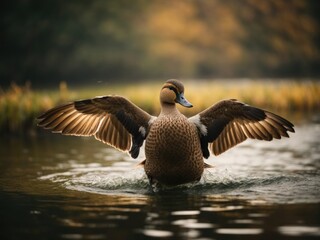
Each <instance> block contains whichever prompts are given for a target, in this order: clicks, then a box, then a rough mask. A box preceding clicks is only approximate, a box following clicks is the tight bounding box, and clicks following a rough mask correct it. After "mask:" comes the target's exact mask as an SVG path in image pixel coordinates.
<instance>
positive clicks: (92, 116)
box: [38, 79, 294, 185]
mask: <svg viewBox="0 0 320 240" xmlns="http://www.w3.org/2000/svg"><path fill="white" fill-rule="evenodd" d="M160 103H161V113H160V115H159V116H158V117H155V116H152V115H150V114H148V113H147V112H145V111H144V110H142V109H141V108H139V107H137V106H136V105H135V104H133V103H132V102H131V101H129V100H128V99H126V98H124V97H121V96H103V97H96V98H92V99H86V100H80V101H75V102H72V103H67V104H65V105H62V106H58V107H55V108H53V109H50V110H49V111H47V112H45V113H44V114H42V115H41V116H39V117H38V120H39V123H38V124H39V126H41V127H43V128H45V129H50V130H52V132H55V133H62V134H65V135H76V136H95V138H96V139H98V140H100V141H102V142H104V143H107V144H109V145H111V146H113V147H115V148H117V149H119V150H122V151H128V152H129V153H130V155H131V156H132V157H133V158H137V157H138V155H139V150H140V147H141V146H142V144H143V142H144V141H145V155H146V159H145V160H144V161H143V162H142V165H144V169H145V172H146V174H147V176H148V178H149V180H150V182H151V183H161V184H165V185H177V184H183V183H188V182H193V181H198V180H199V179H200V178H201V175H202V173H203V170H204V168H205V167H208V166H209V165H207V164H206V163H204V158H208V157H209V155H210V152H211V153H213V154H214V155H219V154H221V153H223V152H224V151H226V150H228V149H229V148H231V147H233V146H235V145H237V144H238V143H241V142H243V141H244V140H246V139H247V138H252V139H259V140H267V141H271V140H272V139H273V138H276V139H280V138H281V137H289V135H288V133H287V132H288V131H289V132H294V128H293V127H294V126H293V124H292V123H290V122H289V121H288V120H286V119H284V118H282V117H280V116H278V115H276V114H274V113H271V112H268V111H265V110H262V109H259V108H256V107H252V106H249V105H247V104H244V103H242V102H239V101H237V100H234V99H231V100H222V101H220V102H218V103H216V104H215V105H213V106H211V107H209V108H207V109H206V110H204V111H202V112H200V113H199V114H197V115H195V116H193V117H190V118H187V117H185V116H184V115H183V114H181V113H180V112H179V110H178V109H177V108H176V103H179V104H181V105H182V106H184V107H187V108H190V107H192V105H191V103H189V102H188V101H187V99H186V98H185V97H184V86H183V84H182V83H181V82H180V81H178V80H174V79H171V80H168V81H166V82H165V84H164V85H163V87H162V89H161V92H160Z"/></svg>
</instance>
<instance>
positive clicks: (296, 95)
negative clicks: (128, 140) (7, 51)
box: [0, 80, 320, 132]
mask: <svg viewBox="0 0 320 240" xmlns="http://www.w3.org/2000/svg"><path fill="white" fill-rule="evenodd" d="M161 86H162V83H138V84H134V83H132V84H128V85H108V86H104V85H98V86H94V87H79V88H73V89H72V90H70V89H68V86H67V84H66V83H65V82H62V83H60V85H59V88H58V89H56V90H49V91H40V90H36V91H34V90H32V89H31V87H30V84H26V85H24V86H18V85H16V84H11V86H10V87H9V88H8V89H7V90H2V89H0V130H2V131H3V130H5V131H11V132H12V131H13V132H14V131H25V130H26V129H32V128H34V126H35V118H36V116H38V115H39V114H40V113H41V112H43V111H45V110H48V109H49V108H52V107H54V106H56V105H58V104H61V103H63V102H67V101H72V100H77V99H85V98H91V97H94V96H100V95H107V94H117V95H122V96H125V97H127V98H128V99H130V100H131V101H133V102H134V103H135V104H137V105H138V106H140V107H141V108H143V109H145V110H146V111H148V112H149V113H151V114H154V115H157V114H158V113H159V111H160V105H159V91H160V88H161ZM185 96H186V98H187V99H188V100H189V101H190V102H191V103H192V104H193V105H194V107H193V108H191V109H186V108H182V107H180V110H181V111H182V112H183V113H185V114H186V115H189V116H190V115H193V114H196V113H197V112H199V111H202V110H203V109H205V108H207V107H209V106H211V105H212V104H214V103H215V102H217V101H219V100H221V99H228V98H236V99H238V100H240V101H244V102H246V103H248V104H251V105H255V106H258V107H260V108H264V109H269V110H271V111H276V112H284V111H285V112H312V111H319V109H320V98H319V97H320V83H319V82H318V81H302V82H299V81H292V80H291V81H289V80H286V81H277V82H275V81H253V80H246V81H222V80H221V81H187V82H185Z"/></svg>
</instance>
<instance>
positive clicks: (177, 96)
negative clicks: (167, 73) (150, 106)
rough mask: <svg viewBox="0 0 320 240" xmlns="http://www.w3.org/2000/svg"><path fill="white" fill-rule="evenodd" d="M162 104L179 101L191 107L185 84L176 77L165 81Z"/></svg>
mask: <svg viewBox="0 0 320 240" xmlns="http://www.w3.org/2000/svg"><path fill="white" fill-rule="evenodd" d="M160 101H161V104H169V105H175V103H179V104H181V105H182V106H184V107H187V108H191V107H193V106H192V104H191V103H190V102H189V101H188V100H187V99H186V98H185V97H184V86H183V84H182V83H181V82H180V81H179V80H176V79H170V80H167V81H166V82H165V84H164V85H163V87H162V89H161V92H160Z"/></svg>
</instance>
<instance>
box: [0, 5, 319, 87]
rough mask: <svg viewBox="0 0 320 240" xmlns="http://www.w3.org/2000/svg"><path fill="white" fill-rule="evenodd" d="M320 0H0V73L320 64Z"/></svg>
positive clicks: (104, 76)
mask: <svg viewBox="0 0 320 240" xmlns="http://www.w3.org/2000/svg"><path fill="white" fill-rule="evenodd" d="M319 10H320V4H319V1H317V0H305V1H301V0H291V1H286V0H269V1H259V0H243V1H237V0H194V1H191V0H153V1H148V0H136V1H134V2H133V1H130V0H108V1H102V0H96V1H85V0H69V1H63V0H48V1H41V0H11V1H9V0H4V1H3V3H2V7H1V9H0V14H1V16H0V27H1V38H0V43H1V45H0V48H1V54H0V81H1V84H8V83H9V82H11V81H16V82H17V83H21V82H24V81H26V80H30V81H32V82H34V83H46V84H48V82H50V81H52V83H54V84H55V85H56V82H60V81H61V80H67V81H68V82H70V81H74V82H79V81H88V80H90V79H91V80H92V79H99V80H105V81H111V80H117V79H137V78H172V77H178V78H204V77H205V78H212V77H290V76H291V77H292V76H298V77H300V76H314V77H317V76H319V75H320V74H319V73H320V66H319V63H320V53H319V52H320V47H319V44H318V42H319V40H320V39H319V36H320V35H319V22H320V17H319V14H318V12H319Z"/></svg>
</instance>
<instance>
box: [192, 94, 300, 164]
mask: <svg viewBox="0 0 320 240" xmlns="http://www.w3.org/2000/svg"><path fill="white" fill-rule="evenodd" d="M189 121H191V122H193V123H194V124H195V125H196V126H197V128H198V131H199V134H200V141H201V148H202V152H203V156H204V157H205V158H208V157H209V155H210V154H209V151H208V148H209V149H210V150H211V152H212V153H213V154H215V155H219V154H221V153H223V152H225V151H226V150H228V149H229V148H232V147H233V146H235V145H237V144H239V143H241V142H243V141H244V140H246V139H247V138H252V139H258V140H266V141H271V140H272V139H273V138H276V139H280V138H281V137H289V135H288V133H287V132H288V131H289V132H294V128H293V127H294V126H293V124H292V123H291V122H289V121H288V120H286V119H284V118H282V117H280V116H278V115H276V114H274V113H271V112H268V111H265V110H262V109H259V108H256V107H252V106H249V105H247V104H244V103H242V102H239V101H237V100H235V99H231V100H223V101H220V102H218V103H216V104H215V105H213V106H212V107H210V108H207V109H206V110H204V111H203V112H201V113H199V114H197V115H195V116H193V117H191V118H189Z"/></svg>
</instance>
